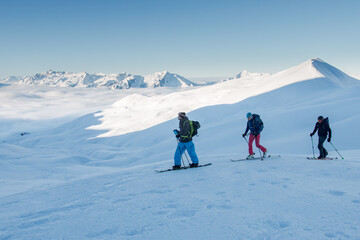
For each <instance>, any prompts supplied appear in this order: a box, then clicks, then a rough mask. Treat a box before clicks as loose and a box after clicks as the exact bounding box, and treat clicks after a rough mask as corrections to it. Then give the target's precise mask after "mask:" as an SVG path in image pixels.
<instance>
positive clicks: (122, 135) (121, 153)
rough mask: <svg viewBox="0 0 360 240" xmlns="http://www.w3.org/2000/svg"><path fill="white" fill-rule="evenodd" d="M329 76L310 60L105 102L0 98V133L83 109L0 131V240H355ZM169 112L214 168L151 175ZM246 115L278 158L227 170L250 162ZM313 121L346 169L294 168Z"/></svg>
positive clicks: (171, 122) (355, 147)
mask: <svg viewBox="0 0 360 240" xmlns="http://www.w3.org/2000/svg"><path fill="white" fill-rule="evenodd" d="M329 66H330V65H327V64H326V63H324V62H323V61H321V60H319V59H312V60H309V61H307V62H305V63H303V64H300V65H299V66H296V67H294V68H291V69H288V70H286V71H282V72H280V73H277V74H273V75H270V74H268V75H264V74H263V75H253V74H250V75H249V74H242V75H241V76H240V75H239V78H235V79H232V80H229V81H224V82H222V83H218V84H215V85H211V86H206V87H197V88H193V89H178V88H176V90H175V89H173V88H171V89H169V88H164V89H152V90H151V91H150V90H149V89H147V90H144V89H142V90H141V91H133V90H126V91H125V90H122V91H115V92H113V93H112V95H110V92H107V93H106V92H96V90H95V89H82V90H81V91H78V89H73V90H74V91H72V92H67V91H65V90H64V89H63V90H61V91H60V92H59V91H58V90H54V89H53V88H51V90H49V88H41V89H40V88H39V89H38V90H36V88H31V89H27V90H26V91H25V90H20V88H19V89H18V90H17V88H14V86H12V87H4V88H0V92H1V100H2V101H1V103H2V105H0V106H1V109H0V110H1V111H0V113H1V114H2V115H6V113H7V114H9V115H11V117H12V119H13V122H12V124H13V125H11V124H10V123H11V122H10V121H11V119H10V118H9V119H4V118H2V119H1V122H2V125H3V129H5V128H6V127H7V128H11V127H16V125H17V124H18V123H19V122H18V121H19V118H21V117H24V118H22V119H23V120H26V119H32V121H33V122H32V123H31V125H33V124H41V125H46V123H47V122H48V121H50V120H51V118H50V117H49V116H46V111H49V115H53V116H54V117H55V119H58V118H63V117H65V116H67V115H71V114H74V111H73V110H72V109H71V108H70V106H73V104H75V103H76V104H75V106H74V109H78V111H82V112H84V113H83V114H82V115H83V116H81V117H77V118H76V119H73V120H71V121H67V122H66V123H65V124H64V122H61V121H60V120H59V122H60V123H61V124H59V125H58V126H54V125H51V127H50V125H49V126H48V127H47V128H45V129H42V130H38V131H35V130H34V131H27V129H26V128H25V129H23V130H22V131H21V132H18V133H17V134H10V135H6V136H5V135H3V136H4V137H2V139H1V142H0V212H1V214H0V239H129V240H130V239H159V240H162V239H164V240H165V239H166V240H167V239H175V240H176V239H216V240H218V239H279V240H280V239H281V240H283V239H299V240H303V239H358V238H359V237H360V235H359V230H360V229H359V226H360V219H359V215H360V207H359V206H360V205H359V204H360V191H359V184H360V179H359V177H358V176H359V172H360V165H359V161H360V158H359V156H360V149H359V142H360V128H357V127H356V126H357V125H358V122H359V121H360V113H359V112H358V111H356V110H357V109H360V85H359V82H358V80H356V79H354V78H349V77H348V76H347V75H346V74H344V73H342V72H341V71H340V70H337V69H335V68H333V67H331V66H330V67H329ZM92 90H94V91H92ZM97 90H100V89H97ZM63 91H65V92H63ZM101 95H104V96H105V97H104V98H100V96H101ZM61 96H62V97H61ZM106 96H108V98H109V99H108V100H106ZM97 99H98V100H99V99H100V100H99V102H97V101H96V100H97ZM111 100H112V102H111ZM57 101H58V104H56V102H57ZM32 104H33V106H31V105H32ZM96 104H98V105H96ZM11 108H14V109H13V110H11ZM15 108H16V109H15ZM94 108H98V110H99V111H96V112H95V111H94ZM86 111H88V112H87V114H86ZM179 111H186V112H187V115H188V116H189V118H190V119H193V120H198V121H199V122H200V123H201V128H200V129H199V136H198V137H195V138H194V142H195V146H196V151H197V154H198V156H199V160H200V163H208V162H211V163H212V165H211V166H208V167H204V168H198V169H188V170H182V171H173V172H167V173H161V174H159V173H155V171H154V170H156V169H167V168H169V167H171V166H172V164H173V156H174V152H175V148H176V144H177V140H176V139H175V137H174V135H173V132H172V130H173V129H175V128H177V127H178V120H177V119H176V116H177V113H178V112H179ZM247 112H254V113H258V114H260V116H261V118H262V120H263V121H264V124H265V125H264V126H265V127H264V130H263V132H262V133H261V143H262V145H264V146H265V147H267V149H268V150H269V153H270V154H276V155H279V154H280V155H281V157H280V158H274V159H271V158H269V159H265V160H264V161H243V162H236V163H234V162H231V161H230V159H233V158H240V157H244V156H246V155H247V154H248V153H247V144H246V141H245V140H244V139H243V138H242V136H241V135H242V133H243V132H244V130H245V127H246V118H245V114H246V113H247ZM4 113H5V114H4ZM319 115H323V116H326V117H329V119H330V126H331V128H332V131H333V137H332V143H333V144H334V145H335V146H336V147H337V149H338V150H339V151H340V152H341V154H342V155H343V156H344V158H345V159H340V158H339V159H335V160H331V161H315V160H307V159H306V157H307V156H312V145H311V138H310V136H309V134H310V132H311V131H312V130H313V128H314V126H315V123H316V120H317V117H318V116H319ZM36 116H37V117H36ZM22 124H23V125H22V126H24V127H26V126H29V125H26V124H25V122H22ZM28 124H30V123H28ZM40 129H41V128H40ZM20 133H26V134H23V135H21V134H20ZM314 143H315V151H316V153H317V149H316V145H317V137H316V136H314ZM325 148H327V149H328V151H329V155H330V156H331V157H336V156H338V155H337V152H336V151H335V150H334V148H333V147H332V146H331V145H330V144H329V143H328V142H325ZM256 154H257V155H258V153H257V151H256ZM183 160H184V162H185V163H186V164H188V163H187V160H186V158H185V157H184V159H183Z"/></svg>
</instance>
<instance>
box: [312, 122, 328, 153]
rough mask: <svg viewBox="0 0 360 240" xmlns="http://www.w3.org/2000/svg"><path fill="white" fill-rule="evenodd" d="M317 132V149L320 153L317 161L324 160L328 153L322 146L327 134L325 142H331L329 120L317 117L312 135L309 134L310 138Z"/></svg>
mask: <svg viewBox="0 0 360 240" xmlns="http://www.w3.org/2000/svg"><path fill="white" fill-rule="evenodd" d="M317 130H319V131H318V135H319V144H318V148H319V151H320V156H319V157H318V159H324V158H326V156H327V155H328V152H327V151H326V149H325V148H324V146H323V144H324V142H325V140H326V138H327V135H328V133H329V138H328V139H327V141H328V142H331V129H330V125H329V119H328V118H325V119H324V117H323V116H319V117H318V122H317V123H316V124H315V128H314V131H313V132H312V133H310V137H312V136H313V135H314V134H315V133H316V131H317Z"/></svg>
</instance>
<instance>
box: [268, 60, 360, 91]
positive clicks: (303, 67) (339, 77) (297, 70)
mask: <svg viewBox="0 0 360 240" xmlns="http://www.w3.org/2000/svg"><path fill="white" fill-rule="evenodd" d="M271 79H273V80H274V81H283V82H288V83H289V84H290V83H294V82H300V81H306V80H313V79H315V80H319V81H327V82H328V83H329V84H330V85H334V86H337V87H351V86H354V85H357V84H359V83H360V82H359V80H357V79H355V78H353V77H350V76H349V75H347V74H346V73H344V72H342V71H341V70H339V69H337V68H335V67H333V66H331V65H330V64H328V63H326V62H325V61H323V60H321V59H320V58H313V59H310V60H308V61H305V62H303V63H301V64H299V65H297V66H295V67H292V68H289V69H287V70H284V71H281V72H278V73H276V74H274V75H272V76H271Z"/></svg>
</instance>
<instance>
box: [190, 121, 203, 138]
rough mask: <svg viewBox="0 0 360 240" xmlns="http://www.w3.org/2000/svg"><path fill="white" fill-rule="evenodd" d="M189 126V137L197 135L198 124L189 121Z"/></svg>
mask: <svg viewBox="0 0 360 240" xmlns="http://www.w3.org/2000/svg"><path fill="white" fill-rule="evenodd" d="M189 124H190V137H193V136H195V135H198V129H199V128H200V123H199V122H198V121H191V120H189Z"/></svg>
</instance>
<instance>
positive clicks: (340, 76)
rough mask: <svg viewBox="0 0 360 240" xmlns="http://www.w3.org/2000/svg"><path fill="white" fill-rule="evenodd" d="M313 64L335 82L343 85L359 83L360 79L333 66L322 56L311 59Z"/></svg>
mask: <svg viewBox="0 0 360 240" xmlns="http://www.w3.org/2000/svg"><path fill="white" fill-rule="evenodd" d="M310 61H311V64H312V66H313V67H314V68H315V69H316V70H317V71H318V72H319V73H320V74H321V75H323V76H324V77H325V78H327V79H330V80H332V81H333V82H334V83H335V84H337V85H338V86H341V87H346V86H351V85H354V84H359V80H358V79H356V78H353V77H351V76H349V75H347V74H346V73H344V72H343V71H341V70H340V69H338V68H335V67H333V66H331V65H330V64H328V63H326V62H325V61H323V60H321V59H320V58H314V59H311V60H310Z"/></svg>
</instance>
